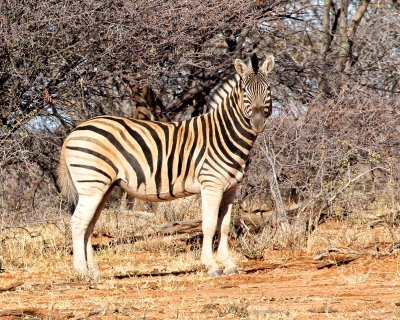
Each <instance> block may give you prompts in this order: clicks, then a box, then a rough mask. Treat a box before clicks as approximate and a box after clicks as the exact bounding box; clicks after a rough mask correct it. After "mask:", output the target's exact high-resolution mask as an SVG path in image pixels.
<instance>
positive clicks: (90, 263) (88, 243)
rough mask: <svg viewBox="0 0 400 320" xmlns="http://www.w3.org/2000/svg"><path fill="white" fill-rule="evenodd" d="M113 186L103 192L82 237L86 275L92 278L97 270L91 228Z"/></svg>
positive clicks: (96, 276) (92, 228) (94, 277)
mask: <svg viewBox="0 0 400 320" xmlns="http://www.w3.org/2000/svg"><path fill="white" fill-rule="evenodd" d="M112 190H113V186H111V187H110V188H109V189H108V191H107V192H106V193H105V194H104V196H103V199H101V201H100V203H99V205H98V206H97V209H96V212H95V214H94V216H93V218H92V220H90V223H89V225H88V227H87V229H86V232H85V237H84V245H85V248H86V264H87V268H88V275H89V277H90V278H92V279H97V278H98V277H99V272H98V269H97V265H96V263H95V261H94V257H93V247H92V235H93V230H94V226H95V225H96V222H97V220H98V219H99V217H100V213H101V211H102V210H103V207H104V205H105V203H106V202H107V199H108V198H109V196H110V194H111V193H112Z"/></svg>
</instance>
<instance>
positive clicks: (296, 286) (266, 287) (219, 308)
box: [0, 251, 400, 320]
mask: <svg viewBox="0 0 400 320" xmlns="http://www.w3.org/2000/svg"><path fill="white" fill-rule="evenodd" d="M274 254H275V255H276V256H275V257H274V256H273V255H274ZM270 257H271V259H268V260H267V261H264V262H257V261H246V262H242V263H239V264H240V267H241V273H240V274H239V275H233V276H221V277H217V278H210V277H208V276H207V275H206V274H205V272H202V271H193V272H191V271H188V272H184V271H183V272H181V271H179V270H175V271H172V272H166V271H163V270H162V268H163V265H165V263H166V261H165V257H164V258H162V259H161V258H160V256H159V255H157V254H154V253H143V252H142V253H140V252H138V253H133V254H130V255H129V256H124V257H122V258H121V259H119V260H118V261H112V262H110V261H106V257H99V259H98V260H99V265H100V267H101V272H102V278H101V279H100V280H99V281H97V282H94V283H88V282H79V281H78V280H76V279H74V278H73V277H71V275H70V272H71V271H70V269H69V268H67V267H66V268H65V269H66V270H65V271H60V272H53V271H51V270H45V271H33V272H22V271H12V272H4V273H2V274H0V318H1V319H68V318H71V319H86V318H92V319H215V318H223V319H298V320H300V319H400V257H399V256H398V255H397V256H396V255H386V256H379V257H371V256H365V257H361V258H359V259H357V260H355V261H352V262H350V263H349V264H347V265H342V266H333V267H331V268H322V269H318V268H317V264H316V263H315V262H314V261H313V260H312V259H311V258H310V257H307V256H305V255H301V254H299V255H292V256H291V257H290V258H282V253H279V256H278V253H277V252H276V251H272V252H271V254H270ZM171 259H174V257H171ZM70 262H71V261H63V262H62V263H64V264H65V265H68V264H69V263H70ZM133 262H135V263H136V264H137V265H140V264H141V265H142V269H141V270H143V267H144V268H145V270H147V271H145V272H146V273H140V272H139V273H138V274H137V275H134V273H136V272H134V271H132V272H125V273H119V274H117V273H116V272H114V271H113V268H114V267H115V266H117V265H124V264H126V265H129V266H130V265H131V264H132V265H133V267H132V270H134V269H135V268H134V266H135V265H136V264H133ZM106 267H107V268H106ZM146 268H147V269H146ZM155 268H158V270H156V269H155ZM256 269H261V271H260V270H259V271H254V270H256ZM150 270H151V272H149V271H150ZM160 270H161V271H160ZM156 274H162V275H156ZM115 275H118V277H117V278H116V277H115ZM13 284H14V285H16V288H15V289H12V290H9V289H7V287H12V285H13Z"/></svg>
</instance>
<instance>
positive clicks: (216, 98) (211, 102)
mask: <svg viewBox="0 0 400 320" xmlns="http://www.w3.org/2000/svg"><path fill="white" fill-rule="evenodd" d="M239 81H240V78H239V76H238V75H237V74H234V75H230V76H227V77H225V78H223V80H222V81H221V82H220V83H219V84H218V85H217V86H216V87H214V88H213V89H212V90H211V91H210V94H209V95H208V97H209V98H208V101H207V109H208V111H211V110H216V109H217V107H218V106H219V104H220V103H221V102H222V100H223V99H224V98H225V97H226V96H227V95H228V94H229V93H230V92H231V91H232V89H233V88H234V87H235V86H236V85H237V84H238V83H239Z"/></svg>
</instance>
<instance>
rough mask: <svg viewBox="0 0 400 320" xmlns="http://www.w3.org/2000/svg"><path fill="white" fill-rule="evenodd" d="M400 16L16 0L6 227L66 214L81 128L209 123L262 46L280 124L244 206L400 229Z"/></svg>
mask: <svg viewBox="0 0 400 320" xmlns="http://www.w3.org/2000/svg"><path fill="white" fill-rule="evenodd" d="M399 21H400V4H399V3H398V1H395V0H375V1H372V0H371V1H370V0H316V1H302V0H300V1H284V0H278V1H270V0H265V1H262V0H257V1H242V0H236V1H231V0H220V1H213V2H210V1H205V0H197V1H187V0H184V1H183V0H178V1H161V0H154V1H145V0H136V1H127V0H119V1H118V0H89V1H84V2H81V1H75V0H68V1H60V0H52V1H37V0H30V1H23V2H21V1H18V0H5V1H1V2H0V179H1V183H0V217H1V227H2V228H9V227H15V226H23V225H26V224H32V223H43V222H49V221H57V219H58V217H59V215H62V214H63V213H64V212H66V211H67V208H66V206H65V203H64V202H63V200H62V198H61V197H60V196H59V186H58V184H57V181H56V167H57V162H58V157H59V150H60V147H61V144H62V141H63V139H64V138H65V136H66V135H67V134H68V133H69V132H70V131H71V130H72V129H73V128H74V127H75V126H76V125H77V124H78V123H80V122H81V121H84V120H86V119H88V118H91V117H93V116H97V115H102V114H115V115H124V116H140V115H142V113H143V112H144V111H143V110H147V113H146V112H145V113H146V115H147V116H148V117H152V118H155V119H161V120H181V119H186V118H189V117H192V116H195V115H199V114H202V113H204V112H207V104H206V102H207V96H208V94H209V93H210V91H211V90H212V88H213V87H214V86H215V85H216V84H218V83H219V82H220V81H221V80H222V79H223V78H224V77H225V76H227V75H228V74H230V73H232V72H233V60H234V59H235V58H243V59H246V58H247V57H248V56H249V55H250V54H251V53H252V52H254V51H255V52H257V53H258V55H259V56H260V57H262V56H263V55H266V54H269V53H272V54H274V56H275V59H276V69H275V71H274V74H273V79H272V82H273V90H272V92H273V106H274V113H273V116H272V117H271V118H270V120H269V127H268V129H267V130H266V132H265V133H264V134H262V135H261V136H260V137H259V139H258V140H257V148H255V150H254V153H253V156H252V158H251V161H252V163H251V166H250V168H249V171H248V173H247V176H246V179H245V181H244V183H243V185H242V188H241V192H240V195H239V203H240V204H243V203H245V201H244V200H249V201H250V202H251V201H253V202H255V203H256V207H258V210H259V209H260V206H261V204H264V203H267V204H268V205H269V208H270V209H273V212H274V213H273V215H272V216H271V221H272V224H271V226H272V228H275V229H276V228H277V227H279V226H280V227H282V226H284V227H285V228H287V226H290V228H291V229H292V230H294V229H296V230H300V231H301V232H299V233H298V234H301V235H302V236H304V235H307V234H309V233H310V232H312V231H313V229H314V227H315V226H316V225H317V224H318V223H320V222H321V221H325V220H326V219H329V218H332V217H334V218H342V219H347V218H354V217H357V218H358V217H369V218H370V217H371V213H372V216H373V219H381V220H382V219H383V220H384V221H385V223H388V224H390V225H391V226H394V225H396V224H397V223H398V219H399V217H400V215H399V212H400V202H399V192H398V190H399V189H400V180H399V179H400V163H399V162H400V154H399V153H400V147H399V142H400V120H399V119H400V95H399V93H400V84H399V79H400V74H399V72H400V71H399V70H400V50H399V46H398V44H399V43H400V25H399ZM149 114H150V115H149ZM237 208H241V209H242V210H241V211H254V209H251V208H250V209H249V208H245V206H244V205H241V206H239V205H238V206H237ZM290 208H295V210H291V209H290ZM238 211H239V210H238ZM259 211H260V210H259ZM360 213H361V214H360ZM285 228H284V229H285ZM278 229H279V228H278ZM258 231H259V232H262V228H261V229H260V230H258ZM296 241H297V240H296Z"/></svg>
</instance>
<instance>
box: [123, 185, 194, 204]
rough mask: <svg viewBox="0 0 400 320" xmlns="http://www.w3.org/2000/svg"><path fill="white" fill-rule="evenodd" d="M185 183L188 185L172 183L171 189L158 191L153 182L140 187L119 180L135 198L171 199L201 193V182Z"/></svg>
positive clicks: (151, 199)
mask: <svg viewBox="0 0 400 320" xmlns="http://www.w3.org/2000/svg"><path fill="white" fill-rule="evenodd" d="M185 185H186V186H185V187H183V186H181V185H178V184H175V185H171V190H168V191H162V190H161V191H159V192H157V191H156V190H157V189H156V188H155V185H154V184H153V183H146V184H144V185H141V186H140V187H139V188H136V187H135V186H133V185H130V184H129V183H127V182H125V181H123V180H121V181H119V186H120V187H121V188H122V189H123V190H124V191H126V192H127V193H128V194H129V195H131V196H132V197H134V198H137V199H140V200H143V201H150V202H161V201H170V200H174V199H179V198H184V197H189V196H192V195H195V194H199V193H200V184H197V183H190V184H185ZM168 189H169V188H168Z"/></svg>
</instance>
